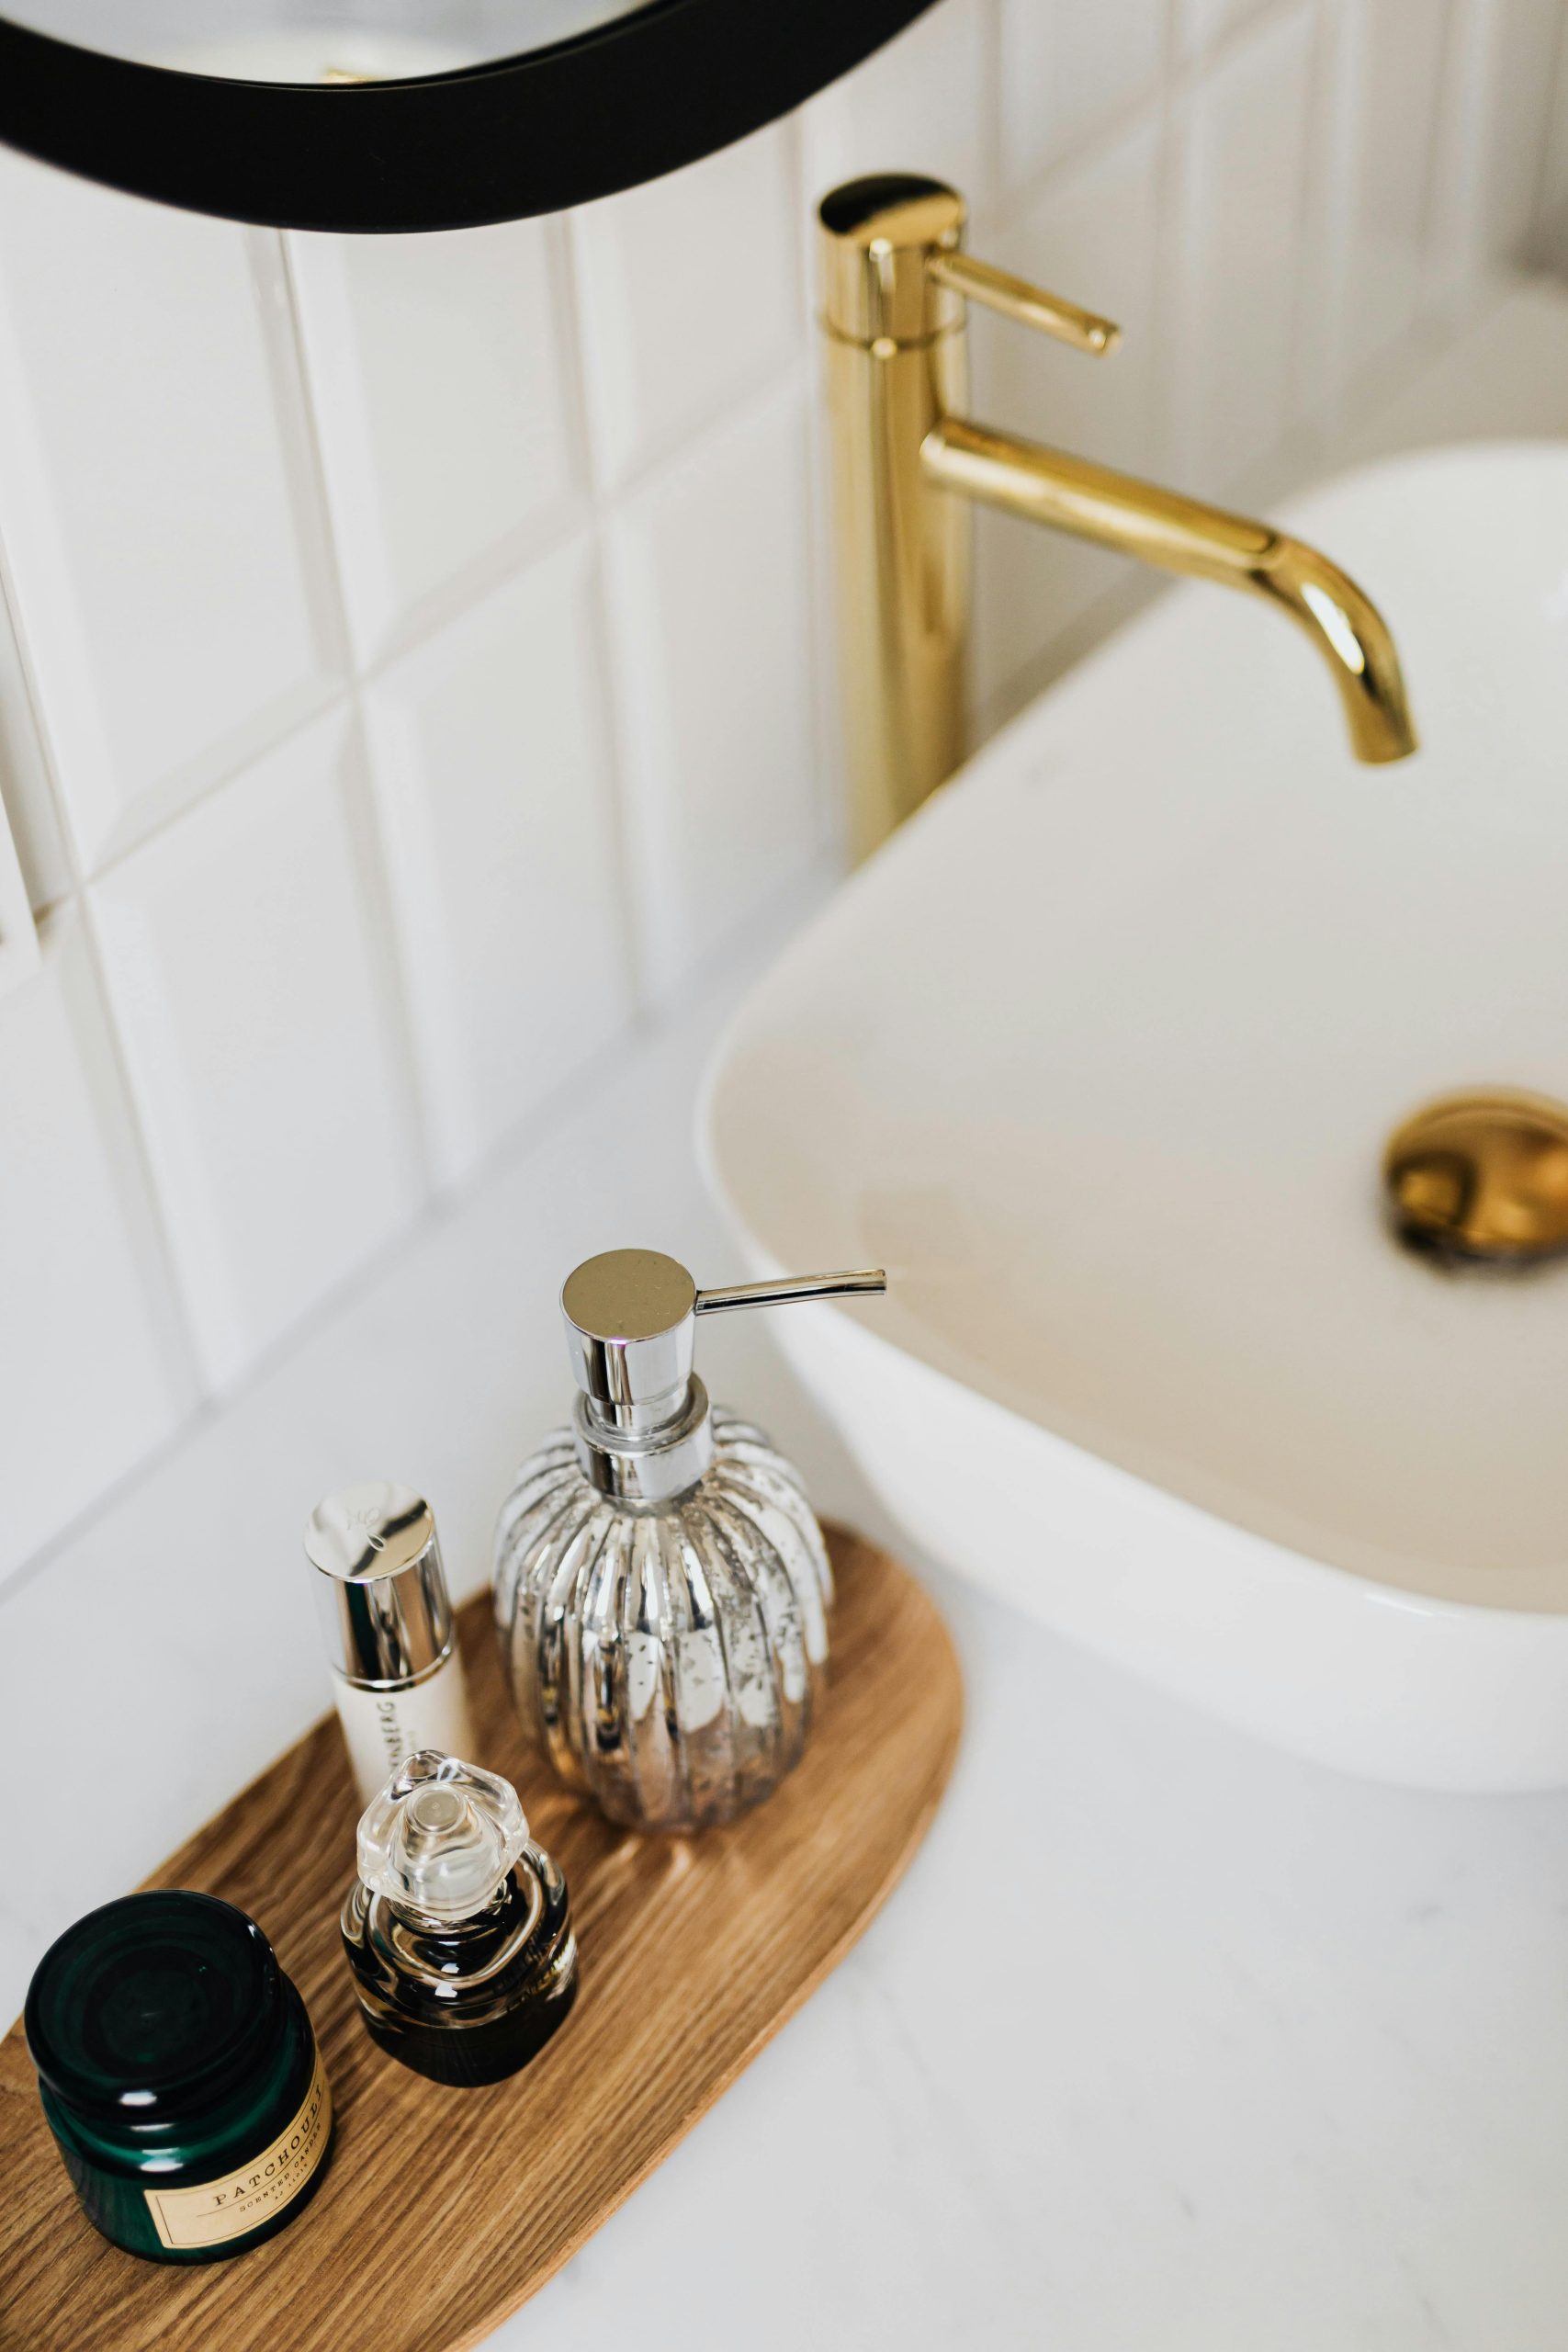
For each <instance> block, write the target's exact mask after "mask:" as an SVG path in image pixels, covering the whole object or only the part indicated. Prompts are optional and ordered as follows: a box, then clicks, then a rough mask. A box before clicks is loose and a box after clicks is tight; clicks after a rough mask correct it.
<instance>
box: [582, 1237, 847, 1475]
mask: <svg viewBox="0 0 1568 2352" xmlns="http://www.w3.org/2000/svg"><path fill="white" fill-rule="evenodd" d="M886 1288H887V1277H886V1274H885V1273H884V1272H883V1271H882V1269H881V1268H880V1267H874V1268H866V1269H864V1270H863V1271H862V1272H855V1273H839V1274H787V1275H783V1276H781V1277H780V1278H779V1279H778V1280H777V1281H774V1282H762V1283H732V1284H730V1285H729V1287H728V1288H727V1289H723V1290H699V1289H698V1288H697V1285H696V1283H694V1281H693V1279H692V1277H691V1275H690V1274H689V1273H688V1272H686V1269H685V1267H684V1266H682V1265H681V1264H680V1263H679V1262H678V1261H676V1260H675V1259H673V1258H666V1257H665V1256H664V1255H663V1253H662V1252H661V1251H660V1250H605V1251H604V1252H603V1254H602V1255H601V1256H599V1257H597V1258H589V1259H585V1260H584V1261H583V1263H582V1264H581V1266H578V1267H576V1268H575V1269H574V1270H573V1272H571V1273H570V1274H569V1275H568V1276H567V1279H566V1282H565V1283H564V1285H563V1287H562V1290H561V1295H560V1304H561V1316H562V1318H563V1320H564V1322H565V1325H566V1344H567V1354H568V1356H569V1358H570V1363H571V1374H572V1378H573V1379H574V1380H575V1381H576V1383H577V1385H578V1388H579V1390H580V1392H581V1394H580V1395H579V1397H578V1398H577V1410H576V1415H575V1419H574V1427H573V1435H574V1438H575V1441H576V1445H577V1454H578V1459H579V1461H580V1462H581V1464H582V1468H583V1472H584V1475H585V1476H587V1477H588V1479H589V1480H590V1482H591V1483H592V1485H593V1486H594V1487H597V1488H598V1489H599V1491H600V1492H601V1493H602V1494H606V1495H613V1496H614V1497H615V1498H616V1499H617V1500H618V1501H621V1502H625V1503H629V1504H638V1503H640V1504H655V1503H662V1502H669V1501H671V1500H672V1499H673V1498H675V1497H676V1496H677V1495H682V1494H684V1493H686V1491H687V1490H688V1488H690V1487H694V1486H695V1485H696V1483H697V1480H698V1479H699V1478H700V1477H701V1476H702V1475H703V1473H704V1471H705V1470H706V1468H707V1466H708V1464H709V1463H710V1462H711V1461H712V1460H713V1431H712V1429H711V1426H710V1423H709V1412H708V1397H707V1391H706V1389H705V1387H704V1386H703V1384H702V1382H701V1381H700V1380H699V1379H698V1378H697V1375H696V1374H695V1373H694V1371H693V1369H692V1360H693V1354H694V1347H695V1341H696V1328H697V1326H696V1318H697V1317H698V1316H699V1315H716V1314H720V1313H723V1312H724V1311H725V1310H727V1309H728V1308H730V1307H738V1306H787V1305H789V1304H790V1303H791V1302H793V1301H797V1300H807V1299H818V1298H863V1297H868V1296H873V1295H877V1294H879V1293H881V1292H883V1291H885V1290H886Z"/></svg>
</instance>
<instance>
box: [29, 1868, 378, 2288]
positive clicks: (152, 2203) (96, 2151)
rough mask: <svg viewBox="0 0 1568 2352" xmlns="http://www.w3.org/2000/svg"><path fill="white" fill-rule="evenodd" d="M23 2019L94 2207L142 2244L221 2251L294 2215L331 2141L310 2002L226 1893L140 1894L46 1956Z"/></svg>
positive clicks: (166, 2255)
mask: <svg viewBox="0 0 1568 2352" xmlns="http://www.w3.org/2000/svg"><path fill="white" fill-rule="evenodd" d="M24 2023H25V2026H26V2030H27V2037H28V2050H29V2051H30V2052H31V2053H32V2059H33V2064H35V2065H36V2066H37V2068H38V2071H39V2095H40V2097H41V2098H42V2100H43V2111H44V2114H45V2115H46V2116H47V2118H48V2119H49V2125H50V2129H51V2131H52V2132H53V2133H54V2136H55V2139H56V2141H57V2142H58V2143H59V2147H60V2153H61V2154H62V2156H63V2158H64V2160H65V2168H66V2170H67V2172H68V2173H69V2174H70V2175H71V2177H72V2180H73V2182H74V2183H75V2187H76V2193H77V2195H78V2196H79V2197H80V2199H81V2200H82V2205H83V2209H84V2211H85V2213H86V2215H87V2218H88V2220H89V2221H90V2222H93V2223H94V2225H95V2226H96V2228H97V2229H99V2230H101V2231H102V2232H103V2233H104V2235H105V2237H107V2238H110V2239H112V2240H113V2242H114V2244H115V2245H118V2246H123V2247H124V2248H125V2250H126V2252H127V2253H128V2254H140V2255H144V2256H147V2257H148V2258H149V2259H151V2260H152V2261H154V2262H182V2263H190V2262H214V2261H219V2260H220V2259H221V2258H222V2257H224V2256H228V2255H233V2254H243V2253H244V2252H245V2251H246V2250H247V2248H249V2247H251V2246H253V2245H260V2244H261V2242H262V2240H263V2239H264V2238H269V2237H271V2236H272V2235H273V2234H274V2233H275V2232H276V2231H278V2230H280V2229H282V2228H283V2227H284V2226H285V2224H286V2223H287V2222H291V2221H292V2220H293V2219H294V2216H295V2215H296V2214H297V2213H298V2212H299V2210H300V2208H301V2206H302V2205H303V2204H304V2203H305V2201H306V2200H307V2199H308V2198H309V2197H310V2195H311V2193H312V2191H313V2190H314V2189H315V2188H316V2185H317V2183H318V2181H319V2180H320V2178H321V2169H322V2165H323V2163H324V2161H325V2158H326V2154H327V2150H328V2146H329V2144H330V2142H331V2139H332V2120H333V2109H332V2098H331V2094H330V2092H329V2091H328V2088H327V2080H326V2076H325V2075H324V2074H323V2073H322V2071H321V2055H320V2052H318V2050H317V2048H316V2038H315V2035H314V2034H313V2033H312V2032H311V2030H310V2019H309V2018H307V2016H306V2014H305V2007H304V2004H303V2002H302V2001H301V2000H300V1998H299V1994H298V1993H297V1992H296V1990H295V1988H294V1986H293V1985H292V1984H291V1983H290V1981H289V1979H288V1977H287V1976H286V1975H285V1974H284V1973H283V1971H282V1970H281V1969H280V1968H279V1966H278V1964H277V1961H276V1955H275V1954H274V1952H273V1949H272V1946H271V1945H270V1944H269V1943H268V1941H267V1939H266V1938H265V1936H264V1935H263V1933H262V1931H261V1929H260V1928H258V1927H257V1926H256V1923H255V1921H254V1919H249V1918H247V1917H245V1914H244V1913H243V1911H237V1910H236V1909H235V1908H234V1906H233V1905H232V1904H229V1903H220V1901H219V1900H218V1899H217V1897H216V1896H215V1895H210V1894H191V1893H187V1892H186V1891H184V1890H170V1891H168V1892H162V1893H154V1894H128V1895H126V1896H124V1897H123V1898H122V1899H121V1900H120V1901H119V1902H118V1903H106V1904H105V1905H104V1906H103V1908H102V1909H101V1910H98V1911H89V1912H88V1913H87V1915H86V1917H85V1918H82V1919H78V1920H77V1921H76V1924H75V1926H74V1927H72V1928H67V1929H66V1931H65V1933H64V1934H63V1935H62V1937H61V1938H60V1939H59V1941H58V1942H57V1943H54V1944H52V1945H51V1947H50V1949H49V1951H47V1952H46V1953H45V1954H44V1956H43V1958H42V1960H41V1961H40V1962H39V1965H38V1968H37V1970H36V1972H35V1973H34V1976H33V1981H32V1985H31V1986H30V1988H29V1990H28V2001H27V2010H26V2014H25V2018H24Z"/></svg>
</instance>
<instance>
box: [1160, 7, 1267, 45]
mask: <svg viewBox="0 0 1568 2352" xmlns="http://www.w3.org/2000/svg"><path fill="white" fill-rule="evenodd" d="M1266 5H1267V0H1175V6H1176V37H1177V41H1178V44H1179V49H1180V52H1181V54H1182V55H1183V56H1184V57H1197V56H1200V55H1201V53H1202V51H1204V50H1206V49H1208V48H1211V47H1212V46H1213V43H1214V42H1215V41H1217V40H1223V39H1224V36H1225V34H1226V33H1229V32H1234V31H1235V28H1236V27H1237V26H1238V25H1240V24H1243V23H1245V21H1246V19H1247V17H1252V16H1256V15H1257V14H1258V10H1259V9H1260V8H1262V7H1263V6H1266Z"/></svg>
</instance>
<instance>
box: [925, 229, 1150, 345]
mask: <svg viewBox="0 0 1568 2352" xmlns="http://www.w3.org/2000/svg"><path fill="white" fill-rule="evenodd" d="M926 269H927V273H928V275H929V276H931V277H934V278H935V280H936V282H937V284H938V285H939V286H945V287H947V288H949V289H950V290H951V291H952V292H953V293H954V294H962V295H964V296H965V297H966V298H967V300H969V301H971V302H982V303H984V305H985V307H986V309H987V311H999V312H1000V313H1001V315H1002V317H1003V318H1004V319H1011V320H1013V321H1014V322H1016V323H1017V324H1018V325H1019V326H1021V327H1032V328H1034V330H1035V332H1036V333H1037V334H1048V335H1054V336H1055V339H1056V341H1057V342H1058V343H1065V344H1068V345H1071V347H1072V349H1073V350H1074V351H1083V352H1087V353H1088V354H1089V357H1090V358H1091V359H1100V358H1103V357H1104V356H1105V355H1106V353H1107V352H1110V351H1114V350H1115V348H1116V346H1117V345H1118V344H1119V343H1120V342H1121V340H1122V330H1121V328H1120V327H1119V326H1118V325H1117V324H1116V322H1115V321H1114V320H1113V319H1102V318H1100V316H1099V314H1098V313H1097V312H1096V311H1084V310H1080V309H1079V307H1078V305H1077V303H1076V302H1066V301H1064V300H1062V298H1061V296H1060V295H1059V294H1047V293H1045V292H1044V291H1043V288H1040V287H1038V286H1031V285H1030V284H1029V282H1028V280H1027V279H1026V278H1022V277H1013V275H1012V274H1011V272H1010V270H1005V269H997V268H995V267H994V266H992V264H991V263H990V262H988V261H976V258H975V256H974V254H964V253H958V252H956V251H953V252H950V253H934V254H931V257H930V259H929V260H928V262H927V264H926Z"/></svg>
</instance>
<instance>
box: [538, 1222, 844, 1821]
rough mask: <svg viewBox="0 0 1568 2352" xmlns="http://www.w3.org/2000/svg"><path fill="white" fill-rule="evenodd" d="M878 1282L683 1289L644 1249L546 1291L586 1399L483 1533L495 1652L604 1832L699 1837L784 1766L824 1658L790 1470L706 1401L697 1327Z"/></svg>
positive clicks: (675, 1269)
mask: <svg viewBox="0 0 1568 2352" xmlns="http://www.w3.org/2000/svg"><path fill="white" fill-rule="evenodd" d="M886 1286H887V1284H886V1276H885V1275H884V1274H883V1273H882V1272H863V1273H844V1274H802V1275H797V1276H795V1277H791V1278H785V1279H782V1280H780V1281H777V1282H764V1283H740V1284H739V1285H737V1286H736V1287H734V1288H732V1289H728V1290H705V1291H700V1290H698V1288H697V1286H696V1284H695V1283H694V1281H693V1279H692V1277H691V1275H690V1274H689V1273H688V1272H686V1269H685V1267H684V1266H682V1265H679V1264H678V1263H677V1262H676V1261H675V1260H674V1259H673V1258H666V1257H664V1256H662V1255H661V1254H660V1252H659V1251H658V1250H608V1251H606V1252H605V1253H604V1255H603V1256H602V1257H598V1258H590V1259H589V1260H588V1261H586V1263H585V1264H583V1265H581V1266H579V1267H578V1268H577V1270H576V1272H574V1273H572V1274H571V1275H570V1276H569V1277H568V1280H567V1283H566V1286H565V1288H564V1289H563V1290H562V1292H561V1312H562V1315H563V1317H564V1318H565V1322H566V1338H567V1351H568V1354H569V1356H570V1362H571V1369H572V1373H573V1375H574V1377H575V1379H576V1381H577V1385H578V1388H579V1391H580V1392H581V1393H580V1394H579V1396H578V1397H577V1401H576V1411H575V1416H574V1419H573V1424H572V1427H571V1428H570V1430H560V1431H559V1432H558V1434H557V1435H556V1436H554V1437H552V1438H550V1439H548V1440H547V1442H546V1443H545V1444H544V1445H543V1446H541V1447H540V1449H539V1451H538V1452H537V1453H535V1454H534V1455H532V1456H531V1458H530V1459H529V1460H528V1461H526V1462H525V1464H524V1465H523V1467H522V1469H521V1471H520V1472H519V1473H518V1476H517V1480H516V1484H515V1486H514V1487H513V1491H512V1494H511V1497H510V1498H509V1499H508V1501H507V1503H506V1505H505V1508H504V1509H503V1510H502V1514H501V1521H500V1525H499V1527H498V1529H497V1531H496V1559H495V1611H496V1623H497V1626H498V1629H499V1632H500V1635H501V1645H502V1660H503V1663H504V1665H505V1668H506V1670H507V1673H508V1676H509V1678H510V1680H511V1684H512V1690H513V1696H514V1697H515V1699H516V1702H517V1708H518V1713H520V1715H521V1716H522V1719H523V1724H524V1728H525V1731H526V1732H527V1734H528V1735H529V1736H530V1737H531V1739H532V1740H533V1741H534V1743H535V1745H536V1747H538V1748H539V1749H540V1750H541V1751H542V1752H543V1754H544V1755H545V1756H546V1757H547V1758H548V1759H549V1761H550V1762H551V1763H552V1764H553V1765H554V1766H555V1768H556V1770H557V1771H558V1773H559V1774H560V1776H561V1778H562V1779H563V1780H564V1781H567V1782H568V1783H569V1784H570V1786H571V1787H573V1788H575V1789H578V1790H580V1791H581V1792H583V1793H585V1794H586V1795H588V1796H590V1797H592V1799H593V1801H594V1803H595V1804H598V1805H599V1806H600V1807H601V1809H602V1810H603V1811H604V1813H605V1814H607V1815H609V1817H610V1819H611V1820H612V1821H618V1822H625V1823H626V1824H628V1825H630V1826H633V1827H636V1828H638V1829H682V1830H684V1829H701V1828H705V1827H706V1826H709V1825H710V1824H712V1823H715V1822H720V1821H728V1819H730V1818H731V1816H732V1815H735V1814H738V1813H740V1812H743V1811H744V1810H745V1808H746V1807H747V1806H748V1805H752V1804H757V1803H758V1802H759V1801H760V1800H761V1798H763V1797H765V1796H767V1795H768V1794H770V1792H772V1791H773V1789H775V1788H776V1787H777V1786H778V1784H779V1782H780V1781H782V1780H783V1779H784V1775H785V1773H786V1772H788V1771H789V1770H791V1769H792V1768H793V1767H794V1765H795V1763H796V1761H797V1760H798V1758H799V1757H800V1754H801V1750H802V1749H803V1747H805V1744H806V1739H807V1733H808V1732H809V1730H810V1727H811V1718H812V1712H813V1709H814V1707H815V1706H816V1704H817V1702H818V1695H819V1689H820V1683H821V1678H822V1672H823V1668H825V1666H826V1664H827V1658H828V1610H829V1605H830V1603H831V1600H832V1596H833V1580H832V1572H831V1570H830V1568H829V1564H828V1553H827V1547H826V1545H825V1544H824V1543H823V1541H822V1532H821V1530H820V1528H819V1527H818V1524H817V1521H816V1519H815V1517H814V1516H813V1514H812V1510H811V1506H810V1504H809V1503H808V1502H807V1498H806V1491H805V1488H804V1487H803V1486H802V1485H801V1482H800V1478H799V1476H798V1475H797V1474H796V1472H795V1470H794V1469H793V1468H792V1467H791V1465H790V1464H789V1463H788V1462H786V1461H785V1460H784V1456H783V1454H781V1453H776V1452H775V1451H774V1449H773V1445H772V1444H771V1443H770V1442H769V1440H768V1439H767V1438H766V1437H765V1436H764V1434H763V1433H762V1431H761V1430H760V1429H757V1428H755V1427H754V1426H753V1425H752V1424H751V1423H750V1421H743V1420H740V1419H737V1417H736V1416H735V1415H734V1414H733V1413H730V1412H728V1411H726V1410H725V1409H724V1408H723V1407H722V1406H720V1407H715V1406H710V1404H709V1402H708V1396H707V1391H706V1389H705V1387H704V1386H703V1384H702V1382H701V1380H700V1379H698V1377H697V1375H696V1374H695V1373H694V1371H693V1369H692V1359H693V1346H694V1338H695V1332H696V1321H697V1317H699V1316H701V1315H712V1314H716V1313H719V1312H721V1311H722V1310H725V1309H727V1308H730V1307H739V1306H779V1305H782V1304H784V1303H786V1302H788V1301H791V1300H806V1299H821V1298H844V1297H855V1296H863V1295H866V1294H868V1293H872V1292H880V1291H883V1290H886Z"/></svg>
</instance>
